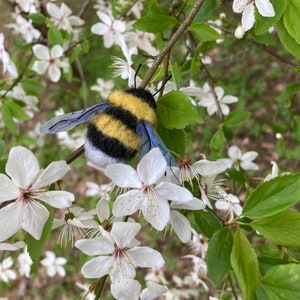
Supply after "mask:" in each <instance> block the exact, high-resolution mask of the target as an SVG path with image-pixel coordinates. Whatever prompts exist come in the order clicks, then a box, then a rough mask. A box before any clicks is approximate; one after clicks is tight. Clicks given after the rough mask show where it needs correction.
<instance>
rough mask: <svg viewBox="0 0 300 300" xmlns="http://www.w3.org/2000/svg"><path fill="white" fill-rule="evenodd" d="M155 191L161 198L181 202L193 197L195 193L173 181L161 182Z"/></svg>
mask: <svg viewBox="0 0 300 300" xmlns="http://www.w3.org/2000/svg"><path fill="white" fill-rule="evenodd" d="M155 192H156V194H157V197H158V198H159V199H165V200H174V201H180V202H183V201H187V200H191V199H193V195H192V193H191V192H190V191H189V190H188V189H186V188H184V187H182V186H179V185H176V184H174V183H171V182H161V183H160V184H159V185H158V186H156V187H155Z"/></svg>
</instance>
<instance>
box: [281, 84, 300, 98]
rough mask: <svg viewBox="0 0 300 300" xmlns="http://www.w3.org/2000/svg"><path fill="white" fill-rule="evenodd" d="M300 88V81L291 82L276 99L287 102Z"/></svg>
mask: <svg viewBox="0 0 300 300" xmlns="http://www.w3.org/2000/svg"><path fill="white" fill-rule="evenodd" d="M299 90H300V83H298V82H296V83H292V84H290V85H289V86H288V87H287V88H286V89H285V90H284V91H283V92H282V93H281V94H280V95H279V96H278V97H277V98H276V100H277V101H279V102H285V101H288V100H290V99H291V98H292V97H294V96H295V94H296V93H297V92H298V91H299Z"/></svg>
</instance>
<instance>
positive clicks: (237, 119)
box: [224, 110, 251, 127]
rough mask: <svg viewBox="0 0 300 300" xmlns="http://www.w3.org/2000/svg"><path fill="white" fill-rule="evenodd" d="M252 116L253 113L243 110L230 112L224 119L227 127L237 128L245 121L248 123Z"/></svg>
mask: <svg viewBox="0 0 300 300" xmlns="http://www.w3.org/2000/svg"><path fill="white" fill-rule="evenodd" d="M250 116H251V113H250V112H248V111H243V110H235V111H232V112H230V113H229V114H228V115H227V116H226V117H225V118H224V124H225V125H226V126H230V127H232V126H236V125H238V124H240V123H242V122H244V121H246V120H247V119H248V118H249V117H250Z"/></svg>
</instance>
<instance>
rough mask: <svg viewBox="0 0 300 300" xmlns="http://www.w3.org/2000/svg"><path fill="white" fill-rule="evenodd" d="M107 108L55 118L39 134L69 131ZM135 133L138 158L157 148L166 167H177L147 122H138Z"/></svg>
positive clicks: (105, 104) (106, 104) (104, 105)
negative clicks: (137, 143)
mask: <svg viewBox="0 0 300 300" xmlns="http://www.w3.org/2000/svg"><path fill="white" fill-rule="evenodd" d="M109 107H111V104H110V103H109V102H103V103H98V104H95V105H93V106H91V107H89V108H86V109H83V110H80V111H75V112H71V113H67V114H65V115H60V116H56V117H54V118H52V119H51V120H49V121H47V122H46V123H44V124H43V125H42V126H41V133H43V134H51V133H57V132H62V131H68V130H71V129H73V128H75V127H77V126H79V125H80V124H83V123H86V122H88V121H90V120H91V119H92V118H93V117H94V116H96V115H97V114H100V113H102V112H105V110H106V109H107V108H109ZM136 132H137V134H138V135H139V136H140V144H139V154H140V157H142V156H144V155H145V154H146V153H148V152H149V151H150V150H151V149H152V148H155V147H158V148H159V149H160V150H161V152H162V153H163V155H164V157H165V159H166V162H167V164H168V166H169V167H171V166H177V162H176V160H175V159H174V158H173V156H172V155H171V154H170V152H169V151H168V149H167V147H166V145H165V144H164V142H163V141H162V139H161V138H160V136H159V135H158V133H157V132H156V130H155V129H154V128H153V127H152V126H151V125H150V124H149V123H148V122H145V121H141V122H139V123H138V125H137V128H136Z"/></svg>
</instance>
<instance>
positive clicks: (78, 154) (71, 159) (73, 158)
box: [65, 145, 84, 165]
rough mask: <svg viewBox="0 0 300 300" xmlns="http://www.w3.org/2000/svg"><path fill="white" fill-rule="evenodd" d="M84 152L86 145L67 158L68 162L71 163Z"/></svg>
mask: <svg viewBox="0 0 300 300" xmlns="http://www.w3.org/2000/svg"><path fill="white" fill-rule="evenodd" d="M83 153H84V145H81V146H80V147H79V148H77V149H76V150H75V151H74V152H72V153H71V154H70V155H69V156H68V157H67V158H66V159H65V161H66V163H67V164H68V165H69V164H70V163H71V162H73V161H74V160H75V159H76V158H77V157H79V156H80V155H81V154H83Z"/></svg>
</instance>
